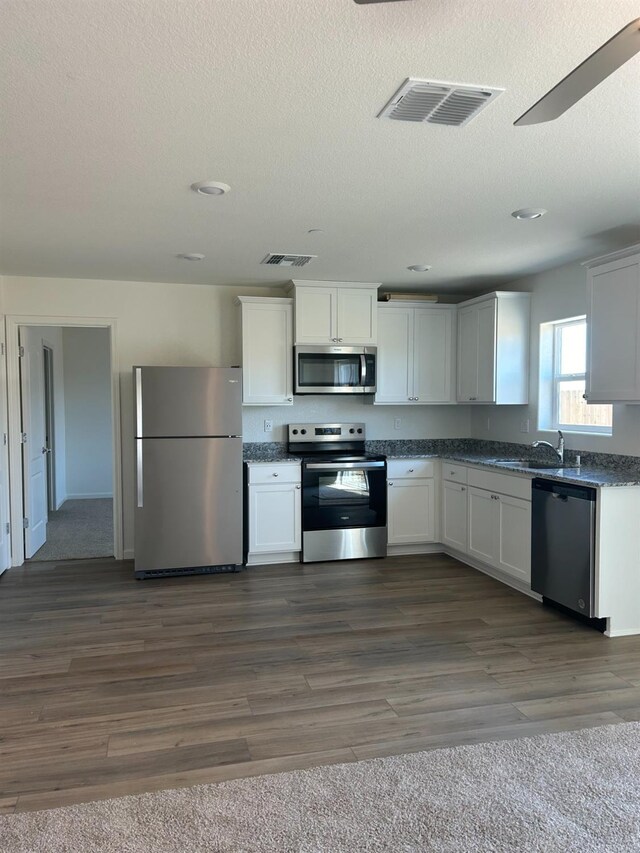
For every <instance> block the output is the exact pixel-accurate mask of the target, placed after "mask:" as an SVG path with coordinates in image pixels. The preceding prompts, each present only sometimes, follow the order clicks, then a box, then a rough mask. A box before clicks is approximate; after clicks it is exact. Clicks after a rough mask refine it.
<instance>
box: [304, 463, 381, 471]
mask: <svg viewBox="0 0 640 853" xmlns="http://www.w3.org/2000/svg"><path fill="white" fill-rule="evenodd" d="M386 464H387V463H386V462H305V464H304V467H305V469H307V470H311V469H313V470H315V471H346V470H348V469H349V468H359V469H363V468H364V469H365V470H368V469H370V468H384V467H385V465H386Z"/></svg>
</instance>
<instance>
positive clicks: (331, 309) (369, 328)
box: [289, 281, 380, 346]
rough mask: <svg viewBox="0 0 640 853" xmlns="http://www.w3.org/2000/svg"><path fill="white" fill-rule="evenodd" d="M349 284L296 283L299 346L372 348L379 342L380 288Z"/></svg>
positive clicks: (366, 283)
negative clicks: (338, 345)
mask: <svg viewBox="0 0 640 853" xmlns="http://www.w3.org/2000/svg"><path fill="white" fill-rule="evenodd" d="M379 286H380V285H379V284H376V283H368V282H348V281H292V282H291V284H290V286H289V289H290V290H293V294H294V299H295V343H296V345H298V344H315V345H316V346H321V345H323V344H327V345H328V346H330V345H331V344H343V345H344V346H368V345H374V346H375V344H376V343H377V336H378V323H377V317H378V301H377V300H378V287H379Z"/></svg>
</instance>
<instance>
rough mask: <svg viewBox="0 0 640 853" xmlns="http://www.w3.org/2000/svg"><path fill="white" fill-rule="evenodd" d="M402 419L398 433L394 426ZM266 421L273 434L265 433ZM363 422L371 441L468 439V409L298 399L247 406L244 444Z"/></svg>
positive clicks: (330, 398)
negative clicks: (305, 428)
mask: <svg viewBox="0 0 640 853" xmlns="http://www.w3.org/2000/svg"><path fill="white" fill-rule="evenodd" d="M396 418H399V419H400V427H399V429H395V426H394V422H395V420H396ZM265 420H271V421H272V422H273V431H272V432H270V433H267V432H265V431H264V422H265ZM345 421H349V422H350V421H364V423H365V424H366V425H367V438H369V439H408V438H409V439H410V438H466V437H467V436H469V435H470V429H471V416H470V412H469V406H374V405H373V404H372V403H371V402H370V401H369V398H367V397H364V396H363V397H356V396H355V395H353V396H340V397H338V396H331V395H326V396H313V395H311V396H308V397H307V396H302V397H300V396H296V397H294V403H293V406H244V408H243V410H242V427H243V438H244V440H245V441H257V442H263V441H286V440H287V435H286V426H287V424H290V423H303V422H304V423H315V422H322V423H332V422H345Z"/></svg>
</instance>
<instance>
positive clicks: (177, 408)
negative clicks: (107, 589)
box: [133, 367, 242, 578]
mask: <svg viewBox="0 0 640 853" xmlns="http://www.w3.org/2000/svg"><path fill="white" fill-rule="evenodd" d="M133 381H134V390H135V415H136V421H135V453H136V464H135V471H136V483H135V503H136V508H135V576H136V577H137V578H145V577H160V576H162V575H172V574H192V573H196V572H197V573H201V572H218V571H235V570H237V569H238V568H239V567H240V565H241V564H242V436H241V433H242V371H241V370H240V369H239V368H233V367H230V368H220V367H134V368H133Z"/></svg>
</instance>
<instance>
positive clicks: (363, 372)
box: [360, 353, 367, 388]
mask: <svg viewBox="0 0 640 853" xmlns="http://www.w3.org/2000/svg"><path fill="white" fill-rule="evenodd" d="M360 384H361V385H362V387H363V388H364V386H365V385H366V384H367V359H366V358H365V357H364V355H363V354H362V353H361V354H360Z"/></svg>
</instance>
